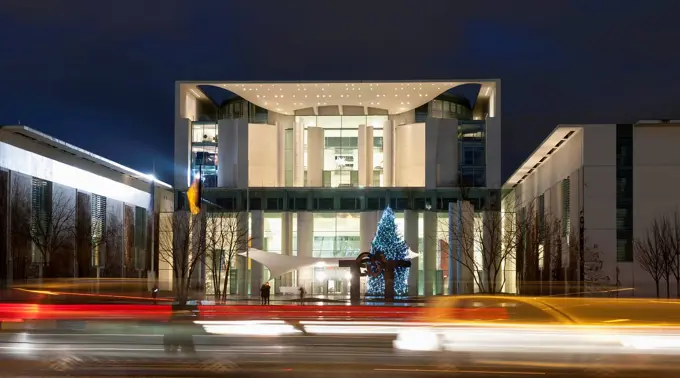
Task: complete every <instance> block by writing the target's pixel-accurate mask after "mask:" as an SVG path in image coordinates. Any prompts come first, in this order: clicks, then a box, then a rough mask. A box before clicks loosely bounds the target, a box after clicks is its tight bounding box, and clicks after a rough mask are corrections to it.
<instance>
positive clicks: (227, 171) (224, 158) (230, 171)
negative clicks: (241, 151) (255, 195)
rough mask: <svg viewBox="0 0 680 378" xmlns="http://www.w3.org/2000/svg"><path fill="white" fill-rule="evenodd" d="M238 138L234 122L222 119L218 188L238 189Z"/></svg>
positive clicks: (218, 142) (219, 143) (218, 149)
mask: <svg viewBox="0 0 680 378" xmlns="http://www.w3.org/2000/svg"><path fill="white" fill-rule="evenodd" d="M237 145H238V138H237V132H236V125H235V123H234V121H233V120H230V119H221V120H219V122H217V186H218V187H220V188H233V187H236V164H237V152H238V151H237V150H238V148H237Z"/></svg>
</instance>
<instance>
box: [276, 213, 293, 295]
mask: <svg viewBox="0 0 680 378" xmlns="http://www.w3.org/2000/svg"><path fill="white" fill-rule="evenodd" d="M281 254H282V255H285V256H292V255H293V213H291V212H288V211H287V212H283V213H281ZM272 278H278V277H272ZM292 284H293V274H292V273H286V274H284V275H283V276H281V286H290V285H292Z"/></svg>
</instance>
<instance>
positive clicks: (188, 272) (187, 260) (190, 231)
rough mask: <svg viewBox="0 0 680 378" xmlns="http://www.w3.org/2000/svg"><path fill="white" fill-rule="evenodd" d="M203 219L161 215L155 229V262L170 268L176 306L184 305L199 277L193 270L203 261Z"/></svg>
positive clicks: (182, 213)
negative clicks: (157, 259)
mask: <svg viewBox="0 0 680 378" xmlns="http://www.w3.org/2000/svg"><path fill="white" fill-rule="evenodd" d="M205 219H206V218H205V215H204V213H199V214H198V215H192V214H191V213H189V212H187V211H175V212H173V213H161V214H160V221H159V228H158V235H159V236H158V237H159V240H158V258H159V259H160V260H161V261H163V262H164V263H166V264H168V266H170V267H171V268H172V274H173V290H174V292H175V297H176V299H177V301H178V302H179V304H180V305H184V304H186V302H187V300H188V299H189V296H190V294H191V289H192V287H194V284H195V283H196V281H197V280H198V281H199V282H200V277H197V276H194V273H195V271H196V268H198V267H200V264H202V263H203V261H204V259H205V252H206V247H205V230H206V227H205Z"/></svg>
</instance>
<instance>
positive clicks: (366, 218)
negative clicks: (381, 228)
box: [359, 211, 380, 253]
mask: <svg viewBox="0 0 680 378" xmlns="http://www.w3.org/2000/svg"><path fill="white" fill-rule="evenodd" d="M359 217H360V218H359V227H360V229H359V246H360V248H361V250H360V251H359V252H360V253H361V252H370V251H371V242H372V241H373V238H374V237H375V232H376V230H377V229H378V221H379V220H380V218H378V212H376V211H363V212H361V215H359Z"/></svg>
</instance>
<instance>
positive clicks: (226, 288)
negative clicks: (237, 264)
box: [222, 261, 231, 301]
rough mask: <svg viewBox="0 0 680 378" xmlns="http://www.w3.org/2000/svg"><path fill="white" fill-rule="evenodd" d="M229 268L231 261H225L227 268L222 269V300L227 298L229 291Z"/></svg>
mask: <svg viewBox="0 0 680 378" xmlns="http://www.w3.org/2000/svg"><path fill="white" fill-rule="evenodd" d="M230 270H231V261H229V262H228V263H227V268H226V269H225V271H224V282H223V284H224V286H223V289H222V300H223V301H226V300H227V293H228V292H229V271H230Z"/></svg>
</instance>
